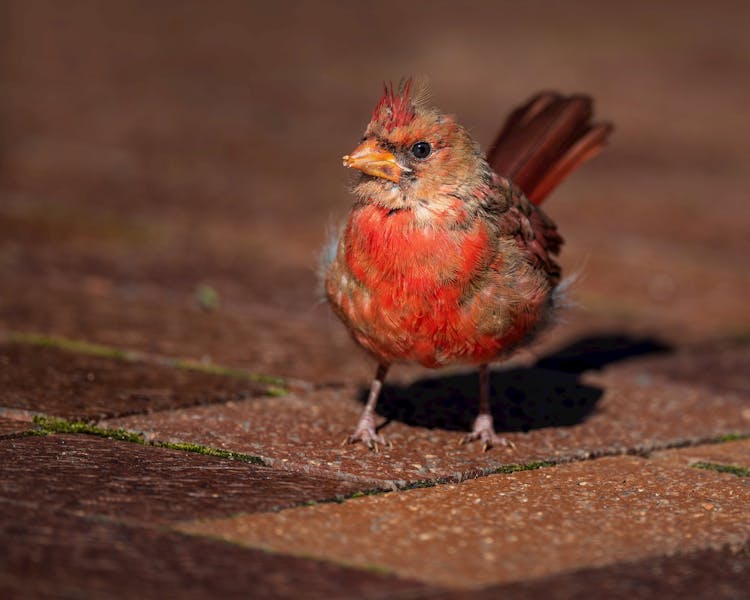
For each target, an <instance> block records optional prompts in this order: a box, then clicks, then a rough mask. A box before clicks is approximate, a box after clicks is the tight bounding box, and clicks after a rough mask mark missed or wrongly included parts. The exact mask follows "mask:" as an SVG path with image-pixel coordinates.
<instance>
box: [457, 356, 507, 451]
mask: <svg viewBox="0 0 750 600" xmlns="http://www.w3.org/2000/svg"><path fill="white" fill-rule="evenodd" d="M475 440H481V442H482V449H483V450H484V451H485V452H486V451H487V450H489V449H490V448H492V446H510V447H513V444H512V443H511V442H509V441H508V440H506V439H505V438H504V437H502V436H499V435H497V434H496V433H495V427H494V425H493V423H492V412H491V411H490V370H489V367H488V366H487V365H480V367H479V413H477V418H476V419H474V428H473V429H472V431H471V433H469V434H468V435H466V437H464V438H463V443H464V444H468V443H469V442H473V441H475Z"/></svg>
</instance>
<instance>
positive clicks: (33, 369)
mask: <svg viewBox="0 0 750 600" xmlns="http://www.w3.org/2000/svg"><path fill="white" fill-rule="evenodd" d="M0 365H2V369H0V407H3V408H10V409H16V410H24V411H29V412H35V413H43V414H47V415H52V416H57V417H64V418H67V419H78V420H81V419H82V420H96V419H100V418H103V417H112V416H119V415H130V414H135V413H149V412H152V411H158V410H165V409H169V408H177V407H181V406H191V405H195V404H211V403H216V402H227V401H230V400H237V399H243V398H253V397H256V396H260V395H263V394H265V393H266V388H267V386H266V385H263V384H260V383H254V382H252V381H248V380H247V379H243V378H239V377H222V376H218V375H213V374H210V373H201V372H197V371H192V370H188V369H178V368H171V367H166V366H158V365H152V364H146V363H143V362H138V361H128V360H119V359H115V358H106V357H101V356H90V355H86V354H77V353H76V352H69V351H64V350H60V349H56V348H45V347H38V346H29V345H23V344H5V345H2V346H0Z"/></svg>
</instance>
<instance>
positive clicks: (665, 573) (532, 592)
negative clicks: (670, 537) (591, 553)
mask: <svg viewBox="0 0 750 600" xmlns="http://www.w3.org/2000/svg"><path fill="white" fill-rule="evenodd" d="M748 581H750V548H748V546H743V547H738V548H734V549H731V548H730V549H727V550H703V551H699V552H690V553H680V554H675V555H673V556H664V557H659V558H655V559H649V560H642V561H638V562H627V563H621V564H619V565H613V566H609V567H602V568H599V569H582V570H580V571H574V572H572V573H565V574H562V575H554V576H551V577H543V578H540V579H537V580H533V581H523V582H518V583H511V584H506V585H499V586H491V587H488V588H487V589H484V590H481V591H478V592H467V591H466V590H461V591H460V592H457V593H456V592H452V593H447V594H438V595H437V596H435V597H434V600H459V599H460V600H464V599H466V600H491V599H494V598H503V600H528V599H530V598H545V599H549V600H572V599H574V598H608V599H609V598H612V599H622V600H650V599H652V598H691V600H741V599H743V598H747V590H748V587H747V586H748Z"/></svg>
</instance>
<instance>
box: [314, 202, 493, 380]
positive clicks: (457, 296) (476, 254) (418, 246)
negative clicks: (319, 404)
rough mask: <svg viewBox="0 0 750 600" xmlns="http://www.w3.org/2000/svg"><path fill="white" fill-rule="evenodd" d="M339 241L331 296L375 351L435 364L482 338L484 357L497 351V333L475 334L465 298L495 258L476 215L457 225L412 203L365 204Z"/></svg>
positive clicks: (468, 350)
mask: <svg viewBox="0 0 750 600" xmlns="http://www.w3.org/2000/svg"><path fill="white" fill-rule="evenodd" d="M341 243H342V244H343V245H342V247H341V248H340V253H339V257H338V259H337V262H338V263H339V264H338V265H337V266H335V267H334V269H333V274H329V281H328V288H329V289H328V296H329V299H331V301H332V303H333V304H334V307H335V308H336V309H337V312H339V314H340V315H341V316H342V318H343V319H344V321H345V322H346V323H347V325H348V326H349V328H350V330H351V331H352V333H353V335H354V337H355V338H356V339H357V341H358V342H359V343H360V344H361V345H363V346H364V347H365V348H367V349H368V350H370V351H371V352H373V354H375V355H377V356H379V357H381V358H382V359H384V360H388V361H397V360H415V361H418V362H420V363H422V364H424V365H427V366H439V365H441V364H445V363H449V362H453V361H455V360H466V359H467V357H471V356H472V355H474V354H476V353H477V348H478V347H479V346H482V348H483V350H482V351H481V352H480V353H481V354H482V355H483V357H484V358H486V357H485V356H484V354H487V355H491V354H492V353H496V352H497V344H496V341H495V340H494V339H490V338H489V337H488V338H487V339H486V340H480V339H479V337H481V335H480V334H478V331H477V324H476V322H475V321H474V319H473V315H472V314H471V313H472V311H471V307H470V306H469V305H467V304H466V302H465V300H466V295H467V293H468V292H469V291H470V290H471V289H472V287H473V284H474V283H475V282H476V281H478V280H480V279H481V278H482V277H483V274H484V273H485V272H486V271H487V270H488V269H489V268H490V266H491V265H492V264H493V261H494V263H496V257H495V250H494V247H495V244H494V241H493V240H492V239H491V235H490V232H489V231H488V228H487V226H486V224H485V223H483V222H482V221H481V220H476V221H474V222H472V223H468V224H467V225H466V226H465V227H460V228H450V227H447V226H443V225H441V224H440V223H439V222H432V223H430V224H429V225H428V226H424V225H419V224H417V222H416V220H415V218H414V215H413V214H411V211H409V210H401V211H390V212H389V211H388V210H386V209H383V208H381V207H378V206H375V205H367V206H365V207H362V208H360V209H357V210H355V211H354V212H353V213H352V215H351V216H350V219H349V222H348V225H347V228H346V230H345V232H344V238H343V240H342V242H341ZM341 262H343V263H344V264H341ZM484 346H487V347H486V348H484Z"/></svg>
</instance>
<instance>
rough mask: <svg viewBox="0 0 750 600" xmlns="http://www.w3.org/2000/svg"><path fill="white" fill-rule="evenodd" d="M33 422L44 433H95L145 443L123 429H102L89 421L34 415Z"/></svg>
mask: <svg viewBox="0 0 750 600" xmlns="http://www.w3.org/2000/svg"><path fill="white" fill-rule="evenodd" d="M33 421H34V424H35V425H36V426H37V427H38V428H39V429H40V430H41V431H43V432H45V433H82V434H85V435H95V436H97V437H104V438H108V439H112V440H120V441H121V442H131V443H134V444H145V443H146V442H145V441H144V439H143V437H142V436H140V435H138V434H136V433H130V432H129V431H125V430H123V429H102V428H101V427H97V426H96V425H91V424H90V423H84V422H82V421H66V420H65V419H55V418H51V417H41V416H36V417H34V419H33Z"/></svg>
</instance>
